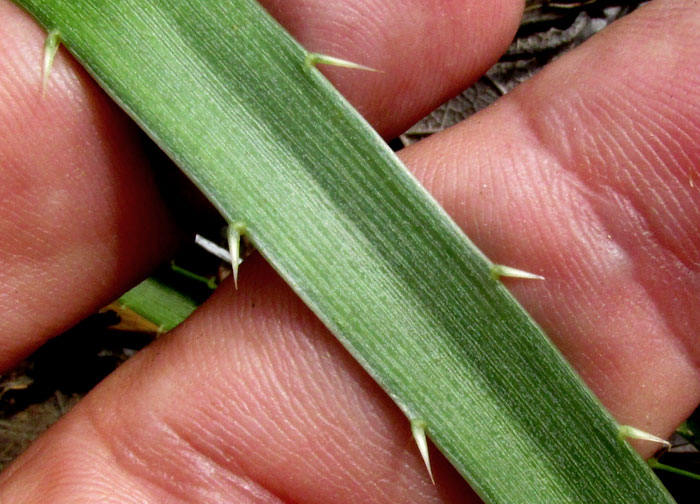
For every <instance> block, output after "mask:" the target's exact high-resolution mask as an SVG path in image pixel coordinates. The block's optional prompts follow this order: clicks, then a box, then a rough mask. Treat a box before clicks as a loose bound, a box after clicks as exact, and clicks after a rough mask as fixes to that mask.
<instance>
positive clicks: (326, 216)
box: [18, 0, 673, 504]
mask: <svg viewBox="0 0 700 504" xmlns="http://www.w3.org/2000/svg"><path fill="white" fill-rule="evenodd" d="M18 3H19V4H20V5H23V6H24V7H26V8H27V9H28V10H29V11H30V12H32V13H33V14H34V15H35V17H36V18H37V19H38V20H39V21H40V23H42V24H43V26H44V27H46V28H47V30H51V29H58V30H59V31H60V33H61V36H62V39H63V40H64V43H65V44H66V46H67V47H68V48H69V49H70V50H71V51H72V52H73V53H74V54H75V55H76V57H77V58H78V59H79V60H80V61H81V62H82V63H83V64H84V65H85V66H86V68H87V69H88V70H89V71H90V72H91V73H92V75H93V76H94V77H95V78H96V79H97V80H98V81H99V82H100V83H101V85H102V86H103V87H104V88H105V89H106V90H107V92H108V93H110V94H111V96H112V97H113V98H114V99H115V100H116V101H117V102H118V103H120V104H121V106H122V107H123V108H124V109H125V110H126V111H127V112H128V113H129V114H130V115H131V116H132V117H133V118H134V119H135V120H136V121H137V122H138V123H139V124H140V125H141V126H142V127H143V128H144V130H145V131H146V132H147V133H148V134H149V135H150V136H151V138H153V139H154V140H155V141H156V142H157V143H158V145H159V146H160V147H161V148H162V149H163V150H164V151H165V152H166V153H167V154H168V155H169V156H170V157H171V158H172V159H173V160H174V161H175V162H176V163H177V164H178V165H179V166H180V167H181V168H182V169H183V170H184V171H185V172H186V173H187V174H188V175H189V176H190V178H191V179H192V180H193V181H194V182H195V183H196V184H197V185H198V186H199V187H200V188H201V189H202V191H203V192H204V193H205V194H206V195H207V196H208V197H209V198H210V199H211V201H212V202H214V204H215V205H216V206H217V207H218V208H219V210H220V211H221V213H222V214H223V215H224V216H225V217H226V218H227V219H228V220H229V222H236V221H240V222H244V223H246V225H247V234H248V237H249V238H250V240H251V241H252V242H253V243H254V244H255V246H256V248H257V249H258V250H259V251H260V252H261V253H262V254H263V255H264V256H265V257H266V258H267V259H268V260H269V261H270V263H271V264H272V265H273V266H274V267H275V268H276V269H277V271H278V272H279V273H280V274H281V275H282V276H283V277H284V278H285V279H286V281H287V282H288V283H289V284H290V285H291V286H292V288H294V290H295V291H296V292H297V293H298V294H299V295H300V296H301V297H302V298H303V299H304V301H305V302H306V303H307V304H308V305H309V306H310V307H311V308H312V309H313V310H314V312H315V313H316V314H317V315H318V316H319V317H320V318H321V319H322V320H323V321H324V323H325V324H326V325H327V326H328V327H329V328H330V329H331V330H332V331H333V333H334V334H335V335H336V336H337V337H338V338H339V340H340V341H341V342H342V343H343V344H344V345H345V346H346V347H347V348H348V349H349V351H350V352H351V353H352V354H353V355H354V356H355V357H356V358H357V360H358V361H359V362H360V363H361V364H362V365H363V366H364V367H365V369H367V370H368V371H369V373H371V374H372V376H373V377H374V378H375V379H376V380H377V381H378V382H379V383H380V385H381V386H382V387H383V388H384V389H385V390H386V391H387V392H388V393H389V394H390V395H391V397H392V398H393V399H394V400H395V402H396V403H397V404H398V405H399V407H400V408H401V409H402V410H403V411H404V412H405V413H406V415H407V416H408V417H409V418H412V419H421V420H424V421H425V422H426V424H427V431H428V434H429V435H430V437H431V438H432V440H433V441H434V442H435V444H436V445H437V446H438V447H439V448H440V450H442V452H443V453H445V454H446V455H447V457H448V458H449V459H450V460H451V461H452V463H453V464H454V465H455V467H457V469H458V470H459V471H460V472H461V473H462V474H463V475H464V476H465V477H466V478H467V479H468V480H469V481H470V482H471V483H472V485H473V486H474V488H475V489H476V490H477V491H478V492H479V494H480V495H481V496H482V497H483V498H484V499H485V500H486V501H487V502H498V503H508V504H517V503H522V504H525V503H527V504H532V503H547V504H553V503H587V504H588V503H605V504H610V503H645V504H650V503H662V502H663V503H668V502H673V501H672V499H671V497H669V496H668V494H667V493H666V491H665V490H664V488H663V487H662V486H661V485H660V483H659V482H658V481H657V480H656V478H655V476H654V475H653V474H652V472H651V471H650V470H649V468H648V467H647V465H646V464H645V463H644V462H643V461H642V460H641V459H640V458H639V457H638V456H637V455H636V453H634V452H633V450H631V448H630V447H629V446H628V445H627V444H626V443H625V442H623V441H620V440H619V439H618V437H617V425H616V423H615V422H614V421H613V420H612V419H611V418H610V416H609V415H608V414H607V413H606V412H605V411H604V410H603V409H602V408H601V406H600V405H599V403H598V401H597V400H596V399H595V398H594V397H593V396H592V395H591V393H590V392H589V391H588V390H587V389H586V388H585V387H584V386H583V384H582V383H581V381H580V379H579V378H578V377H577V376H576V375H575V373H573V372H572V370H571V369H570V367H569V366H568V365H567V364H566V363H565V362H564V360H563V359H562V358H561V356H560V355H559V353H558V352H557V351H556V349H555V348H554V347H553V346H552V345H551V344H550V342H549V341H548V340H547V339H546V337H545V336H544V335H543V334H542V333H541V331H540V330H539V329H538V328H537V326H536V325H535V324H534V323H533V322H532V320H531V319H530V318H529V317H528V316H527V315H526V314H525V313H524V312H523V311H522V310H521V309H520V308H519V307H518V305H517V304H516V303H515V301H514V300H513V299H512V297H511V296H510V295H509V293H508V292H507V290H506V289H505V288H503V287H502V286H501V285H500V283H499V282H498V281H497V280H494V279H493V278H492V276H491V275H490V266H491V265H490V263H489V261H488V260H487V259H486V258H485V257H483V255H482V254H481V253H479V252H478V251H477V250H476V249H475V248H474V247H473V245H472V244H471V243H470V242H469V241H468V239H467V238H466V237H465V236H464V235H463V234H462V232H461V231H460V230H459V229H458V227H457V226H456V225H455V224H454V223H453V222H452V221H451V220H450V219H449V218H448V217H447V215H446V214H445V213H444V211H443V210H442V209H441V208H440V207H439V206H438V205H437V204H436V203H435V202H434V201H433V200H432V198H430V197H429V196H428V194H427V193H426V192H425V191H424V190H423V189H422V188H421V187H420V186H419V185H418V184H417V182H416V181H415V180H414V179H413V177H412V176H411V175H410V174H409V173H408V172H407V171H406V170H405V168H404V167H403V166H402V165H401V163H400V162H399V160H398V159H397V158H396V156H395V155H394V154H393V153H392V152H391V151H390V150H389V149H388V148H387V147H386V146H385V145H384V143H383V142H382V140H381V139H380V138H379V137H378V136H377V135H376V134H375V133H374V132H373V131H372V130H371V128H370V127H369V126H368V125H367V124H366V123H365V122H364V121H363V120H362V118H361V117H359V115H358V114H357V113H356V112H355V111H354V110H353V109H352V108H351V107H350V106H349V105H348V104H347V103H346V102H345V101H344V100H343V99H342V98H341V97H340V96H339V95H338V93H337V92H336V91H335V90H334V89H333V88H332V86H330V84H329V83H328V82H327V81H326V80H325V78H324V77H323V76H322V75H321V74H320V73H319V72H318V71H317V70H316V69H314V68H311V67H309V66H308V65H307V64H306V63H305V56H306V51H305V50H304V49H303V48H302V47H300V46H299V45H298V44H297V43H296V42H295V41H294V40H292V39H291V38H290V37H289V36H288V35H287V34H286V33H285V32H284V30H283V29H282V28H281V27H280V26H279V25H278V24H277V23H276V22H275V21H274V20H273V19H272V18H270V17H269V16H268V15H267V13H266V12H265V11H264V10H263V9H262V8H261V7H260V6H258V5H257V4H256V3H255V2H253V1H251V0H200V1H194V0H189V1H186V0H170V1H168V2H154V1H148V0H102V1H100V0H73V1H70V2H68V1H63V0H21V1H18ZM37 64H39V62H37ZM349 71H350V70H349ZM386 78H391V76H390V75H387V76H386ZM48 92H50V87H49V90H48ZM241 274H242V275H244V274H245V270H242V272H241ZM406 428H407V429H408V425H407V426H406Z"/></svg>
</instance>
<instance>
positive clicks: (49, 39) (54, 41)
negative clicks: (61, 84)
mask: <svg viewBox="0 0 700 504" xmlns="http://www.w3.org/2000/svg"><path fill="white" fill-rule="evenodd" d="M60 46H61V33H60V32H59V31H58V30H51V31H50V32H49V33H48V34H47V35H46V40H45V41H44V54H43V61H42V64H41V94H42V95H43V94H44V93H45V92H46V88H47V86H48V85H49V76H50V75H51V68H52V67H53V61H54V59H55V58H56V52H58V48H59V47H60Z"/></svg>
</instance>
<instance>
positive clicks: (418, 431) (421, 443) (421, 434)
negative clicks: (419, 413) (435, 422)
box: [411, 420, 435, 485]
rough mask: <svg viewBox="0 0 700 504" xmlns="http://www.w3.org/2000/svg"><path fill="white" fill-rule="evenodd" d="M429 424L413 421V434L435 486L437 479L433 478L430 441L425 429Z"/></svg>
mask: <svg viewBox="0 0 700 504" xmlns="http://www.w3.org/2000/svg"><path fill="white" fill-rule="evenodd" d="M426 427H427V424H426V423H425V422H424V421H423V420H411V433H412V434H413V440H414V441H415V442H416V446H418V451H419V452H420V456H421V457H422V458H423V463H424V464H425V468H426V469H427V470H428V475H429V476H430V481H432V482H433V485H434V484H435V479H434V478H433V469H432V468H431V467H430V453H429V452H428V439H427V438H426V436H425V428H426Z"/></svg>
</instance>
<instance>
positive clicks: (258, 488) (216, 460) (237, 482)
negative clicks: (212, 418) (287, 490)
mask: <svg viewBox="0 0 700 504" xmlns="http://www.w3.org/2000/svg"><path fill="white" fill-rule="evenodd" d="M164 424H165V426H166V428H167V429H169V430H170V432H171V433H172V435H173V437H175V438H177V439H179V440H181V441H182V442H184V443H185V445H186V447H187V448H188V451H189V452H190V453H192V454H193V456H194V457H201V458H202V459H203V462H204V464H207V465H214V466H215V467H216V468H218V471H217V478H216V479H215V480H214V483H215V484H216V486H218V487H219V488H220V490H219V492H217V494H218V497H219V499H220V498H221V497H225V496H229V497H231V496H230V492H231V487H234V488H236V489H238V490H239V491H240V493H244V494H251V493H253V494H255V501H256V502H257V501H259V500H260V499H262V501H263V502H279V503H293V502H294V501H293V500H291V499H289V498H288V497H287V496H282V495H279V494H277V493H275V492H273V491H272V490H271V489H270V488H269V487H268V486H265V485H262V484H260V482H258V481H257V480H256V479H255V478H254V477H252V476H251V475H249V474H247V473H246V472H245V471H244V470H243V468H242V467H241V466H240V465H239V464H235V465H234V466H233V467H234V468H235V470H237V471H239V472H241V473H242V474H234V473H233V471H232V470H231V458H230V457H227V456H226V455H225V454H224V453H223V452H222V450H221V449H220V448H217V443H216V442H212V443H206V444H202V443H198V442H196V441H195V439H197V438H201V437H202V436H201V433H202V432H208V433H209V434H212V433H211V431H210V429H209V428H207V427H206V426H204V425H199V424H198V423H197V422H195V423H194V424H193V425H191V426H188V428H187V429H178V428H176V427H175V425H173V424H171V423H169V422H168V421H167V420H164ZM189 433H197V435H196V437H195V438H193V437H192V436H191V435H190V434H189ZM218 446H220V447H223V446H226V444H225V443H219V445H218ZM193 473H195V474H200V475H202V474H203V473H204V471H193ZM206 473H207V474H213V473H214V471H213V470H208V471H206ZM220 475H224V476H223V478H221V476H220ZM201 479H202V481H201V482H200V483H199V485H197V486H198V487H200V488H203V489H210V486H211V480H212V479H213V478H206V479H205V478H201ZM220 479H223V480H224V481H223V482H221V483H219V480H220ZM224 483H228V487H227V486H226V485H224ZM197 493H199V494H202V493H204V494H205V495H206V494H207V493H208V492H197ZM187 495H192V492H191V491H189V492H187ZM205 495H202V496H203V497H204V496H205ZM188 500H190V501H192V502H193V503H194V502H199V500H196V501H195V500H192V499H188ZM251 500H252V499H251ZM226 501H230V502H234V501H233V500H230V499H226ZM208 502H212V501H211V500H210V499H209V500H208ZM215 502H225V501H221V500H216V501H215ZM235 502H238V501H237V500H236V501H235Z"/></svg>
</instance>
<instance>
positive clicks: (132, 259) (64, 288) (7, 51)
mask: <svg viewBox="0 0 700 504" xmlns="http://www.w3.org/2000/svg"><path fill="white" fill-rule="evenodd" d="M472 4H473V3H470V2H467V1H466V0H465V1H464V2H443V3H440V5H438V6H435V5H433V3H432V2H427V1H422V2H420V1H417V0H416V1H412V2H410V3H409V4H405V3H403V2H401V3H399V2H385V3H381V4H380V3H375V4H374V5H373V6H372V7H373V9H370V10H366V9H367V8H368V7H369V3H367V2H360V1H353V2H344V3H343V4H342V8H341V4H338V5H337V6H336V7H337V9H329V7H330V3H329V2H322V1H320V0H315V1H310V0H309V1H298V2H282V3H279V4H273V3H270V4H269V7H270V8H271V9H272V10H273V12H274V13H275V14H276V15H278V16H280V17H281V18H282V21H283V22H285V23H288V24H289V25H290V26H291V27H292V29H293V31H294V32H295V33H296V34H297V35H298V36H299V38H300V39H302V41H303V42H304V43H305V44H306V45H307V46H308V47H310V48H312V49H314V50H318V51H326V52H332V53H334V55H337V56H343V57H348V58H354V59H357V60H362V61H364V62H365V63H367V64H370V65H375V66H382V67H383V69H384V70H385V73H383V74H377V75H375V76H371V75H369V74H368V73H367V72H360V73H358V72H353V71H349V70H346V71H345V72H344V73H342V74H337V75H334V74H332V73H331V78H334V79H336V82H338V83H339V85H340V86H341V87H343V89H344V90H345V91H346V92H348V93H351V94H352V99H353V101H354V102H355V104H357V105H358V106H360V107H361V108H362V109H363V110H364V111H365V113H366V114H367V115H368V116H369V117H371V118H372V120H373V121H374V124H375V125H376V126H377V127H378V128H380V129H382V131H384V132H391V131H392V130H393V129H396V128H400V127H403V125H405V126H407V125H409V124H410V122H411V121H413V118H414V116H415V115H416V114H422V113H423V111H426V110H427V107H430V106H432V105H433V103H435V100H436V99H437V100H440V99H442V98H444V97H446V96H447V95H449V94H450V93H452V92H454V91H455V90H456V89H458V88H460V87H462V86H464V85H465V84H466V81H468V80H469V79H471V78H473V77H474V72H475V71H477V70H478V69H480V68H483V67H484V66H486V65H488V64H489V63H490V62H491V61H493V60H494V59H495V58H496V57H497V56H498V52H499V51H500V50H501V49H502V48H503V47H504V46H505V44H506V43H507V41H508V39H509V38H510V37H511V36H512V33H513V31H514V30H515V27H516V25H517V16H518V13H519V10H520V9H521V8H522V5H520V4H521V2H520V1H515V0H499V1H494V2H489V3H488V4H486V3H485V4H481V3H476V4H474V5H472ZM428 6H430V8H428ZM460 9H461V10H460ZM457 10H459V11H460V16H456V15H454V14H455V12H456V11H457ZM390 12H402V14H401V15H397V16H393V15H390ZM409 14H410V15H409ZM365 15H366V16H365ZM0 20H2V22H1V23H0V121H1V122H2V124H6V125H11V127H5V128H2V129H0V191H2V192H1V193H0V215H2V219H1V220H0V234H2V236H5V237H7V239H4V240H3V242H2V244H0V311H2V312H3V313H4V314H6V315H5V316H4V317H3V319H2V321H0V370H2V369H6V368H8V367H9V366H11V365H12V364H13V363H14V362H16V361H17V360H18V359H19V358H21V357H23V356H25V355H27V354H28V353H29V352H31V351H32V350H33V349H35V348H36V347H37V346H38V345H40V344H41V343H42V342H43V341H44V340H45V339H46V338H48V337H50V336H51V335H53V334H56V333H58V332H60V331H62V330H64V329H65V328H67V327H69V326H71V325H73V324H75V323H76V322H77V321H78V320H80V319H81V318H83V317H84V316H86V315H87V314H89V313H91V312H94V311H95V310H96V309H98V308H99V307H100V306H103V305H104V304H106V303H108V302H109V301H111V300H112V299H114V298H115V297H117V296H118V295H119V294H121V293H122V292H124V290H126V288H128V287H129V286H131V285H133V284H134V283H136V282H137V281H138V280H139V279H141V278H143V276H144V275H145V274H146V272H147V271H149V270H150V269H151V268H152V267H153V266H154V265H155V264H156V263H158V262H159V261H161V260H163V259H166V258H168V257H171V256H172V255H173V251H174V249H175V247H176V245H177V243H179V242H180V241H181V240H178V239H176V238H175V236H176V234H177V229H178V228H181V227H182V224H181V223H179V222H176V220H175V218H173V216H172V214H171V213H170V212H169V211H168V210H167V208H166V205H165V204H164V203H163V201H162V200H163V198H162V197H161V195H160V193H159V190H158V188H157V184H156V183H154V180H153V177H152V175H151V166H150V164H151V162H150V160H149V158H148V156H146V155H145V154H144V151H143V149H142V143H143V138H142V136H141V134H140V133H138V131H137V129H136V128H135V126H134V125H133V124H132V123H131V122H130V121H129V120H127V119H126V118H125V116H124V115H123V114H122V113H121V112H120V111H118V110H117V109H116V107H115V106H114V105H113V104H111V102H110V101H109V100H108V99H107V98H106V97H105V95H104V94H103V93H102V92H100V91H99V90H98V89H97V88H96V87H95V85H94V84H93V83H92V82H91V81H90V79H88V78H87V76H86V75H85V73H84V72H82V71H81V70H80V69H79V67H78V66H77V64H76V63H75V62H74V61H73V60H72V59H71V58H70V57H68V56H67V55H66V53H65V51H60V52H59V54H58V56H57V58H56V61H55V64H54V69H53V71H52V74H51V79H50V83H49V88H48V90H47V92H46V95H45V96H43V97H42V96H41V91H40V81H41V76H40V60H41V47H42V44H43V39H44V34H43V32H42V31H41V30H40V29H39V28H38V27H37V26H36V25H35V24H34V23H33V22H32V21H30V20H29V18H28V16H27V15H26V14H24V13H23V12H21V11H20V10H19V8H17V7H16V6H14V5H13V4H11V3H9V2H6V1H4V0H0ZM343 23H351V24H352V23H358V24H357V26H358V27H360V28H361V31H360V32H358V33H361V34H362V35H361V36H360V35H358V34H355V33H354V32H352V33H351V30H350V27H349V25H347V26H346V27H345V29H339V28H338V27H339V26H340V25H342V24H343ZM484 23H490V25H489V27H488V29H489V30H492V31H490V32H488V34H487V33H486V29H487V28H486V27H483V26H481V25H482V24H484ZM419 28H420V29H419ZM421 30H422V31H421ZM465 33H469V35H462V34H465ZM474 33H481V34H483V35H484V39H485V40H493V42H484V41H480V40H477V39H476V38H475V36H474V35H473V34H474ZM451 36H454V37H455V40H454V41H452V40H450V39H449V37H451ZM360 41H361V43H360ZM453 42H457V43H462V44H464V45H463V46H461V47H460V48H459V51H458V50H457V49H455V48H454V46H453V45H452V44H453ZM418 45H425V47H426V49H425V50H421V51H417V49H415V48H416V47H417V46H418ZM407 48H408V49H407ZM411 48H412V49H411ZM411 50H414V52H415V54H419V55H420V56H421V59H418V58H415V57H414V58H409V57H408V55H409V53H410V52H411ZM358 51H359V52H358ZM447 55H451V59H449V60H445V59H443V58H446V57H447ZM394 56H396V58H397V60H396V61H398V62H399V63H397V64H395V63H392V64H391V65H390V64H389V63H388V62H390V61H394V59H393V58H394ZM365 57H366V58H365ZM393 65H395V66H393ZM436 65H437V66H436ZM440 65H442V67H444V68H443V71H440V72H437V71H436V69H437V68H438V67H439V66H440ZM397 83H398V84H399V87H395V86H394V84H397ZM401 92H411V93H415V96H414V97H413V98H409V99H406V100H405V101H401V100H398V101H395V100H397V99H396V98H395V97H394V98H392V97H393V96H395V95H397V94H400V93H401ZM432 93H435V96H431V94H432ZM389 106H396V107H398V108H397V109H396V110H394V111H392V112H391V114H384V112H386V110H387V109H386V107H389ZM409 107H415V109H412V110H410V111H409V110H408V108H409ZM169 190H170V191H172V188H169ZM179 204H180V205H182V203H181V202H179ZM183 234H184V233H183Z"/></svg>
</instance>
